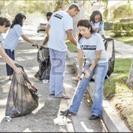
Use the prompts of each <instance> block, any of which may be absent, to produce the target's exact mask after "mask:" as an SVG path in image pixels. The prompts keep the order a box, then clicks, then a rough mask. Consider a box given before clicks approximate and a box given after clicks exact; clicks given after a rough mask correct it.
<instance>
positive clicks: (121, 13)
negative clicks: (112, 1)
mask: <svg viewBox="0 0 133 133" xmlns="http://www.w3.org/2000/svg"><path fill="white" fill-rule="evenodd" d="M132 14H133V11H132V8H131V5H130V4H126V5H122V6H119V7H118V8H117V9H115V10H114V11H113V17H114V19H117V18H124V17H129V16H131V15H132Z"/></svg>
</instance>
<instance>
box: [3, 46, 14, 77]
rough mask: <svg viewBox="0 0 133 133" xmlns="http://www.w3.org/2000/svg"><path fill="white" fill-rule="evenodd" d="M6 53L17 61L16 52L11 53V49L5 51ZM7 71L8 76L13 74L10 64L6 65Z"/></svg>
mask: <svg viewBox="0 0 133 133" xmlns="http://www.w3.org/2000/svg"><path fill="white" fill-rule="evenodd" d="M5 52H6V54H7V55H8V56H9V57H10V58H11V59H13V60H15V54H14V50H13V51H11V50H10V49H5ZM6 71H7V75H8V76H10V75H12V74H13V69H12V68H11V67H10V66H9V65H8V64H6Z"/></svg>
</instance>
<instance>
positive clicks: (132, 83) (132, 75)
mask: <svg viewBox="0 0 133 133" xmlns="http://www.w3.org/2000/svg"><path fill="white" fill-rule="evenodd" d="M127 85H128V87H129V88H130V89H133V63H132V65H131V69H130V71H129V76H128V80H127Z"/></svg>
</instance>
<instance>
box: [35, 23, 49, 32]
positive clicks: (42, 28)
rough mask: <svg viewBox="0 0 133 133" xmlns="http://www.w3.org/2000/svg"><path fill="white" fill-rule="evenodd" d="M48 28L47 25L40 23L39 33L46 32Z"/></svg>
mask: <svg viewBox="0 0 133 133" xmlns="http://www.w3.org/2000/svg"><path fill="white" fill-rule="evenodd" d="M46 26H47V23H40V24H39V26H38V28H37V32H41V31H43V32H45V30H46Z"/></svg>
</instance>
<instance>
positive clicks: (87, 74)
mask: <svg viewBox="0 0 133 133" xmlns="http://www.w3.org/2000/svg"><path fill="white" fill-rule="evenodd" d="M84 73H85V78H88V77H89V76H90V71H89V70H85V71H84Z"/></svg>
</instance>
